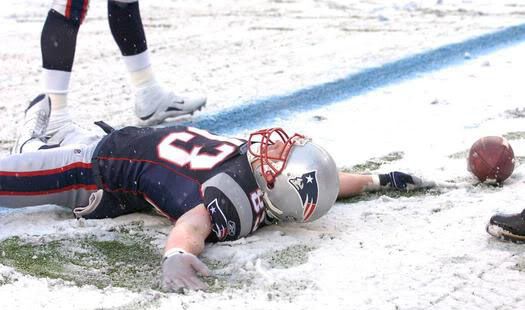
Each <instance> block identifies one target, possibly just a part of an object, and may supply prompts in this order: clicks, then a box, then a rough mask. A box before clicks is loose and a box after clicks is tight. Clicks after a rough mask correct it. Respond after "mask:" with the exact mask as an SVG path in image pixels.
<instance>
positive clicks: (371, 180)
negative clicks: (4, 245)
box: [0, 100, 432, 290]
mask: <svg viewBox="0 0 525 310" xmlns="http://www.w3.org/2000/svg"><path fill="white" fill-rule="evenodd" d="M49 111H50V107H49V104H48V101H45V100H35V101H33V102H32V103H31V105H30V107H29V108H28V109H27V110H26V117H25V120H24V122H25V123H24V124H22V126H21V127H20V128H22V130H21V132H20V133H19V138H18V140H17V143H16V145H15V148H14V153H17V154H14V155H11V156H8V157H6V158H3V159H1V160H0V206H2V207H8V208H18V207H27V206H36V205H44V204H56V205H60V206H65V207H68V208H71V209H72V210H73V213H74V214H75V215H76V216H77V217H84V218H86V219H96V218H106V217H116V216H119V215H123V214H128V213H131V212H135V211H141V210H145V209H148V208H151V207H153V208H155V209H156V210H158V212H160V213H161V214H163V215H165V216H166V217H168V218H169V219H170V220H172V222H173V223H174V226H173V229H172V230H171V232H170V234H169V236H168V238H167V241H166V245H165V253H164V259H163V262H162V264H163V265H162V273H163V274H162V283H163V286H164V287H165V288H166V289H168V290H178V289H180V288H184V287H185V288H190V289H205V288H206V285H205V283H203V282H202V281H201V280H199V278H198V277H197V272H198V273H201V274H203V275H208V274H209V271H208V269H207V267H206V266H205V265H204V264H203V263H202V262H201V261H200V260H199V259H198V258H197V255H199V254H200V253H201V252H202V251H203V249H204V244H205V241H211V242H217V241H229V240H235V239H238V238H242V237H245V236H247V235H248V234H250V233H253V232H255V231H256V230H257V228H258V227H260V226H261V225H265V224H269V223H272V222H278V221H294V222H310V221H314V220H316V219H318V218H320V217H321V216H323V215H324V214H326V213H327V212H328V210H329V209H330V208H331V207H332V205H333V204H334V202H335V200H336V199H337V198H338V197H339V198H344V197H349V196H352V195H355V194H358V193H360V192H362V191H364V190H369V189H379V188H381V187H393V188H397V189H400V190H406V189H410V188H418V187H429V186H431V185H432V184H429V183H427V184H424V183H423V182H422V181H421V180H420V179H419V178H416V177H413V176H411V175H408V174H405V173H401V172H392V173H389V174H381V175H356V174H349V173H344V172H338V170H337V168H336V165H335V163H334V161H333V159H332V157H330V155H329V154H328V153H327V152H326V151H325V150H324V149H322V148H321V147H320V146H318V145H317V144H314V143H313V142H312V141H311V140H310V139H308V138H306V137H304V136H302V135H299V134H294V135H288V134H287V133H286V132H285V131H283V130H282V129H280V128H272V129H265V130H259V131H256V132H254V133H252V134H251V135H250V137H249V139H248V140H247V141H246V140H242V139H235V138H227V137H221V136H217V135H213V134H211V133H209V132H207V131H204V130H201V129H197V128H192V127H184V126H175V127H167V128H136V127H126V128H123V129H120V130H114V131H111V130H110V129H109V128H106V131H108V132H109V133H108V134H107V135H105V136H104V137H101V138H99V137H78V136H76V137H75V136H74V137H66V139H65V140H64V141H68V143H63V144H62V145H47V144H46V138H45V137H44V136H43V133H45V130H46V128H45V127H46V124H47V121H48V119H49V114H50V112H49ZM104 125H105V124H103V123H102V124H101V127H104ZM106 126H107V125H106ZM75 139H80V140H82V141H84V142H83V144H75V143H74V142H75ZM89 139H91V140H92V141H91V143H87V142H86V141H88V140H89Z"/></svg>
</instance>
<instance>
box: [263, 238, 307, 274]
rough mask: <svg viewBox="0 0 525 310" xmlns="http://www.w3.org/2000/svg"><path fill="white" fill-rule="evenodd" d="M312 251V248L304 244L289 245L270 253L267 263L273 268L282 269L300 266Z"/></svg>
mask: <svg viewBox="0 0 525 310" xmlns="http://www.w3.org/2000/svg"><path fill="white" fill-rule="evenodd" d="M314 249H315V248H314V247H311V246H307V245H304V244H295V245H291V246H289V247H287V248H285V249H283V250H280V251H276V252H274V253H272V254H271V255H270V256H269V257H268V262H269V263H270V266H272V267H273V268H284V269H286V268H291V267H294V266H298V265H302V264H304V263H306V262H307V261H308V254H309V253H310V252H311V251H312V250H314Z"/></svg>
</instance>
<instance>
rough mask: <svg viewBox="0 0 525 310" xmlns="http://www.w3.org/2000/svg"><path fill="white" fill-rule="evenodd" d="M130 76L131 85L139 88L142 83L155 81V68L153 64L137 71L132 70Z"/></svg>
mask: <svg viewBox="0 0 525 310" xmlns="http://www.w3.org/2000/svg"><path fill="white" fill-rule="evenodd" d="M129 76H130V80H131V86H133V87H134V88H138V87H141V86H142V85H145V84H147V83H150V82H153V81H155V76H154V74H153V69H152V68H151V66H148V67H146V68H143V69H140V70H137V71H132V72H130V73H129Z"/></svg>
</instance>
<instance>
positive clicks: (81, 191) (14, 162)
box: [0, 143, 97, 209]
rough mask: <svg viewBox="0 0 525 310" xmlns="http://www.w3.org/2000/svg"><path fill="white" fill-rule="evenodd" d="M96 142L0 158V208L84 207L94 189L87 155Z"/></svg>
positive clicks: (95, 186) (91, 151)
mask: <svg viewBox="0 0 525 310" xmlns="http://www.w3.org/2000/svg"><path fill="white" fill-rule="evenodd" d="M96 145H97V143H93V144H90V145H71V146H67V147H58V148H52V149H45V150H39V151H35V152H28V153H22V154H16V155H11V156H8V157H6V158H3V159H0V207H7V208H19V207H29V206H38V205H45V204H56V205H60V206H64V207H69V208H72V209H73V208H75V207H78V206H87V205H88V203H89V196H90V195H91V193H93V192H95V191H96V190H97V185H96V184H95V180H94V177H93V171H92V169H91V167H92V166H91V157H92V156H93V152H94V150H95V147H96Z"/></svg>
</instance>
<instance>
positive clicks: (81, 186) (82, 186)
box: [0, 184, 98, 196]
mask: <svg viewBox="0 0 525 310" xmlns="http://www.w3.org/2000/svg"><path fill="white" fill-rule="evenodd" d="M77 189H85V190H87V191H95V190H97V189H98V187H97V186H96V185H92V184H89V185H88V184H75V185H71V186H67V187H63V188H57V189H52V190H47V191H39V192H13V191H9V192H7V191H6V192H3V191H0V196H38V195H47V194H55V193H62V192H67V191H70V190H77Z"/></svg>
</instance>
